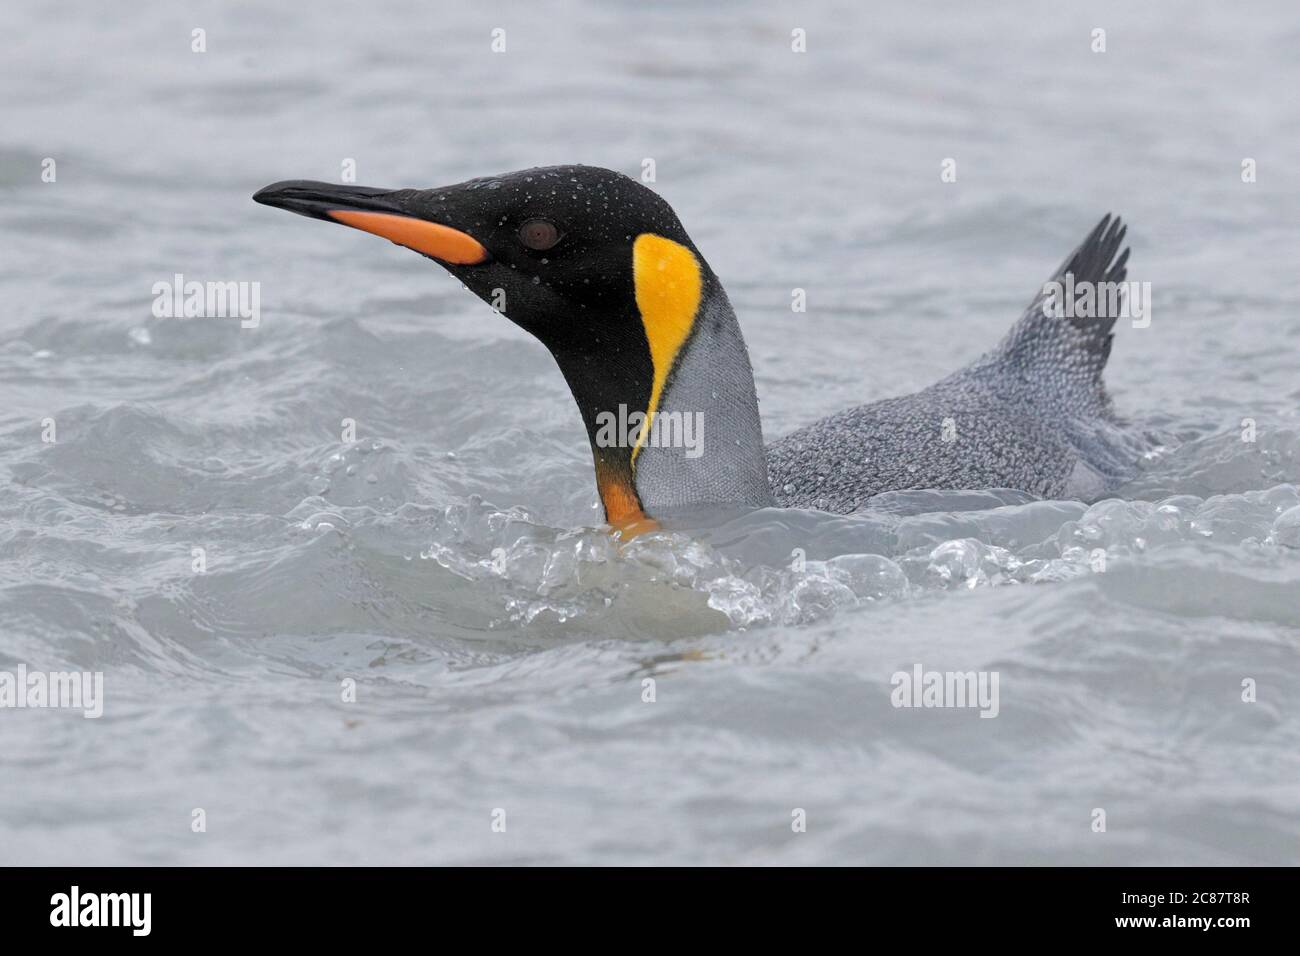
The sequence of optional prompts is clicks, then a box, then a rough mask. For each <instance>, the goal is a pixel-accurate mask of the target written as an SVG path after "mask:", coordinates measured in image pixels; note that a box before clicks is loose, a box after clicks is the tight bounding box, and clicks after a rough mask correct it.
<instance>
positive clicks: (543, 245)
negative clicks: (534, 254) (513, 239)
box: [519, 219, 560, 252]
mask: <svg viewBox="0 0 1300 956" xmlns="http://www.w3.org/2000/svg"><path fill="white" fill-rule="evenodd" d="M519 241H520V242H522V243H523V244H524V245H526V246H527V247H528V248H529V249H535V250H537V251H538V252H542V251H543V250H546V249H549V248H551V246H553V245H555V244H556V243H557V242H559V241H560V230H559V229H558V228H557V227H556V225H555V223H553V222H548V221H547V220H545V219H529V220H528V221H527V222H526V223H524V224H523V225H522V226H520V227H519Z"/></svg>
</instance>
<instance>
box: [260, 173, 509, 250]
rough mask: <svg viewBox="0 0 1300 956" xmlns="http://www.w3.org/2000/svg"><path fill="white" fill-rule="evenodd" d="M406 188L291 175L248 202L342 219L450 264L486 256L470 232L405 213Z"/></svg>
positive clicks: (330, 218)
mask: <svg viewBox="0 0 1300 956" xmlns="http://www.w3.org/2000/svg"><path fill="white" fill-rule="evenodd" d="M408 192H409V191H408V190H393V189H373V188H371V187H369V186H342V185H336V184H334V183H316V182H310V181H308V180H305V179H291V180H286V181H285V182H280V183H272V184H271V185H270V186H267V187H265V188H264V189H259V190H258V191H257V192H256V193H254V194H253V201H254V202H260V203H262V205H264V206H275V207H276V208H278V209H287V210H289V212H296V213H298V215H300V216H310V217H311V218H312V219H324V220H325V221H326V222H338V223H342V224H343V225H345V226H351V227H352V228H353V229H360V230H361V231H362V232H368V233H371V234H372V235H376V236H379V237H381V238H383V239H387V240H389V241H390V242H395V243H397V244H398V245H399V246H405V247H406V248H408V249H413V250H415V251H416V252H418V253H420V254H421V255H425V256H429V257H431V258H433V259H437V260H438V261H439V262H443V263H447V264H450V265H458V266H472V265H478V264H479V263H481V262H485V261H486V260H487V258H488V251H487V249H485V248H484V247H483V244H482V243H480V242H479V241H478V240H477V239H475V238H474V237H473V236H471V235H470V234H469V233H467V232H461V231H460V230H459V229H453V228H452V227H451V226H446V225H443V224H442V223H437V222H430V221H429V220H427V219H423V218H420V217H419V216H416V215H413V214H411V213H410V212H409V211H407V209H406V207H405V206H404V204H403V202H402V196H403V194H404V193H408Z"/></svg>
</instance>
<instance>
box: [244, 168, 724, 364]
mask: <svg viewBox="0 0 1300 956" xmlns="http://www.w3.org/2000/svg"><path fill="white" fill-rule="evenodd" d="M253 199H254V200H255V201H257V202H259V203H263V204H265V205H268V206H276V207H278V208H281V209H286V210H288V211H290V212H296V213H299V214H300V215H304V216H310V217H312V218H315V219H322V220H325V221H327V222H337V223H340V224H342V225H346V226H351V227H353V228H355V229H360V230H362V231H365V232H369V233H373V234H375V235H378V236H381V237H383V238H386V239H389V240H391V241H392V242H394V243H396V244H398V245H402V246H406V247H407V248H410V249H413V250H414V251H416V252H418V253H420V254H421V255H424V256H426V257H427V258H430V259H432V260H434V261H435V262H437V263H438V264H439V265H441V266H443V267H444V268H446V269H447V271H449V272H451V273H452V274H453V275H455V276H456V277H457V278H458V279H459V280H460V281H461V282H462V283H464V285H465V286H466V287H467V288H468V289H469V290H470V291H472V292H473V293H474V294H475V295H477V296H478V297H479V298H481V299H483V300H484V301H485V302H487V303H488V304H489V305H490V306H492V307H493V308H494V309H495V310H496V311H498V312H500V313H501V314H502V315H504V316H506V317H507V318H509V319H510V320H511V321H513V322H515V323H516V324H517V325H519V326H521V327H522V328H523V329H525V330H526V331H528V332H530V333H531V334H533V335H534V336H536V337H537V338H538V339H539V340H540V341H541V342H542V343H543V344H545V345H547V346H548V347H549V348H551V349H552V351H557V350H563V351H568V350H571V349H590V350H595V351H602V352H603V351H605V350H606V349H607V348H608V345H609V341H610V338H611V337H615V336H616V333H617V332H618V331H619V330H618V329H617V328H616V323H618V322H619V321H621V320H624V319H632V320H638V318H639V317H638V316H636V315H634V314H633V311H634V310H631V309H629V308H628V306H629V305H631V304H633V303H634V301H635V277H634V256H633V253H634V248H635V245H636V243H637V240H638V238H639V237H641V236H643V235H653V236H657V237H660V238H662V239H665V240H669V241H671V242H673V243H675V244H677V245H680V246H682V247H683V248H685V249H687V250H689V251H690V253H691V255H692V257H693V258H695V259H696V260H697V263H698V262H699V256H698V253H697V252H696V251H695V248H694V246H693V245H692V244H691V240H690V238H689V237H688V236H687V235H686V231H685V230H684V229H683V228H682V225H681V222H680V221H679V220H678V218H677V215H676V213H674V212H673V210H672V207H671V206H669V205H668V203H667V202H665V201H664V200H663V199H662V198H660V197H659V195H658V194H656V193H655V192H653V191H652V190H650V189H648V188H646V187H645V186H643V185H641V184H640V183H638V182H637V181H636V180H634V179H631V178H629V177H627V176H624V175H622V174H621V173H616V172H613V171H612V170H608V169H600V168H598V167H592V166H552V167H544V168H538V169H527V170H520V171H519V172H513V173H506V174H503V175H500V176H484V177H480V178H478V179H471V180H469V181H468V182H463V183H458V184H456V185H454V186H445V187H442V188H438V189H374V188H370V187H366V186H350V185H337V184H332V183H320V182H309V181H305V180H290V181H287V182H280V183H274V184H272V185H270V186H267V187H266V188H265V189H262V190H259V191H258V192H257V193H256V194H255V195H254V196H253ZM636 325H637V326H639V325H640V322H639V321H636ZM633 331H641V330H640V329H639V328H634V329H633Z"/></svg>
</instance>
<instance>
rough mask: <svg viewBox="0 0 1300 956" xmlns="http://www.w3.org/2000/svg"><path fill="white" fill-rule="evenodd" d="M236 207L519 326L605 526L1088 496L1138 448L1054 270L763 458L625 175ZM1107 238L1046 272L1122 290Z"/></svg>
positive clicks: (680, 262)
mask: <svg viewBox="0 0 1300 956" xmlns="http://www.w3.org/2000/svg"><path fill="white" fill-rule="evenodd" d="M253 199H254V200H256V201H257V202H259V203H263V204H265V205H268V206H275V207H278V208H280V209H286V210H288V211H290V212H295V213H299V214H301V215H304V216H309V217H311V218H314V219H321V220H324V221H326V222H335V223H339V224H342V225H345V226H350V227H352V228H354V229H359V230H361V231H364V232H368V233H372V234H374V235H377V236H380V237H382V238H385V239H388V240H390V241H392V242H394V243H397V244H398V245H401V246H405V247H407V248H409V249H412V250H414V251H415V252H418V253H420V254H421V255H424V256H426V257H428V258H430V259H433V260H434V261H435V262H437V263H438V264H439V265H441V266H442V267H443V268H445V269H447V270H448V271H449V272H450V273H451V274H452V275H454V276H455V277H456V278H457V279H459V280H460V281H461V282H462V283H463V284H464V285H465V287H467V288H468V289H469V290H470V291H471V292H473V293H474V294H475V295H477V296H478V297H479V298H481V299H483V300H484V301H485V302H487V303H488V304H489V305H491V306H492V307H493V309H494V310H495V311H497V312H499V313H501V314H503V315H505V316H506V317H507V318H509V319H510V320H511V321H513V322H514V323H515V324H517V325H518V326H520V327H521V328H523V329H524V330H525V331H527V332H529V333H530V334H532V335H533V336H534V337H536V338H537V340H538V341H540V342H541V343H542V345H544V346H545V347H546V348H547V349H548V350H549V351H550V353H551V355H552V356H554V358H555V362H556V364H557V365H558V366H559V369H560V373H561V374H562V375H563V376H564V378H565V381H566V382H567V383H568V386H569V389H570V390H571V391H572V393H573V397H574V400H575V401H576V402H577V405H578V411H579V413H580V414H581V416H582V420H583V423H584V424H585V426H586V429H587V435H588V439H589V441H590V443H591V452H592V458H593V462H594V465H595V477H596V486H597V490H598V492H599V495H600V499H601V502H602V504H603V505H604V509H605V516H606V519H607V520H608V521H609V523H610V524H611V525H613V526H614V527H616V528H619V529H624V530H628V531H632V532H636V531H639V530H644V529H647V528H653V527H655V526H656V525H657V522H658V521H659V520H663V519H666V518H668V517H669V516H672V515H675V514H681V513H691V512H696V511H698V510H700V509H713V508H727V509H757V508H763V507H769V506H774V505H775V506H780V507H787V508H808V509H815V510H821V511H829V512H833V513H837V514H849V513H852V512H854V511H857V510H860V509H863V508H865V507H867V506H868V503H869V501H870V499H871V498H872V497H873V496H874V495H878V494H880V493H882V492H887V491H900V490H906V489H950V490H973V489H990V488H997V489H1015V490H1020V491H1024V492H1028V493H1031V494H1034V495H1038V496H1042V497H1057V498H1059V497H1068V498H1081V499H1084V500H1095V499H1097V498H1099V497H1101V496H1103V495H1104V494H1106V493H1107V492H1108V491H1109V490H1111V489H1112V488H1114V487H1116V486H1117V485H1118V484H1119V483H1121V482H1122V481H1124V480H1125V479H1126V478H1128V477H1131V476H1132V474H1134V472H1135V470H1136V462H1137V460H1138V459H1139V457H1140V455H1141V451H1142V448H1141V444H1142V443H1141V441H1140V440H1139V439H1138V438H1137V437H1136V436H1135V435H1134V434H1133V433H1131V432H1130V431H1129V430H1128V429H1126V428H1125V427H1124V426H1123V424H1122V422H1121V421H1120V420H1119V419H1118V418H1117V416H1116V414H1115V412H1114V410H1113V407H1112V403H1111V400H1110V398H1109V396H1108V395H1107V393H1106V390H1105V387H1104V385H1103V383H1102V370H1103V368H1104V367H1105V364H1106V359H1107V358H1108V357H1109V355H1110V350H1111V341H1112V331H1111V330H1112V327H1113V325H1114V322H1115V316H1114V315H1111V316H1110V317H1109V318H1104V317H1103V318H1091V317H1083V316H1076V315H1075V314H1074V313H1075V310H1073V309H1064V310H1063V309H1061V308H1060V306H1061V304H1062V303H1061V302H1060V300H1059V297H1058V298H1056V299H1054V298H1053V293H1052V292H1051V288H1052V285H1051V282H1049V283H1048V284H1047V285H1045V286H1044V287H1043V288H1042V289H1041V290H1040V291H1039V292H1038V294H1037V295H1035V296H1034V298H1033V300H1032V301H1031V303H1030V305H1029V307H1028V308H1027V309H1026V310H1025V312H1024V314H1023V315H1022V316H1021V317H1020V319H1019V320H1018V321H1017V322H1016V323H1015V324H1014V325H1013V326H1012V328H1011V330H1010V332H1008V333H1007V335H1006V337H1005V338H1004V339H1003V340H1002V341H1001V342H1000V343H998V344H997V346H996V347H994V348H993V349H991V350H990V351H988V352H986V353H985V354H984V355H983V356H981V357H980V358H979V359H977V360H975V361H974V362H973V363H971V364H970V365H968V366H966V367H965V368H963V369H961V370H960V371H957V372H955V373H954V374H952V375H950V376H948V377H947V378H945V379H943V380H942V381H939V382H937V383H935V384H934V385H931V386H929V387H928V388H925V389H923V390H921V391H919V392H916V393H915V394H912V395H906V396H902V397H898V398H890V399H886V400H883V401H878V402H873V403H870V404H867V405H861V406H858V407H856V408H851V409H848V410H846V411H843V412H839V413H838V414H835V415H832V416H830V417H829V418H825V419H823V420H821V421H817V422H814V423H812V424H809V425H806V426H804V427H803V428H800V429H799V430H797V431H795V432H794V433H792V434H790V435H787V436H786V437H784V438H782V439H780V440H778V441H776V442H774V443H773V444H772V445H770V446H767V447H766V448H765V447H764V443H763V430H762V425H761V423H760V420H759V413H758V399H757V396H756V394H755V390H754V375H753V371H752V369H751V366H750V361H749V353H748V351H747V349H746V347H745V340H744V337H743V336H742V335H741V331H740V325H739V323H738V322H737V321H736V314H735V312H734V311H733V309H732V307H731V303H730V302H729V301H728V300H727V294H726V292H725V291H724V290H723V288H722V284H721V283H720V282H719V281H718V277H717V276H716V275H715V274H714V273H713V270H712V269H710V268H709V264H708V263H707V262H706V261H705V259H704V257H703V256H702V255H701V254H700V251H699V250H698V249H697V248H696V247H695V244H694V243H693V242H692V241H691V238H690V236H688V235H687V234H686V231H685V229H683V228H682V224H681V222H680V221H679V220H678V218H677V215H676V213H674V212H673V210H672V208H671V207H670V206H669V205H668V203H667V202H666V201H665V200H664V199H663V198H661V197H660V196H659V195H658V194H657V193H655V192H654V191H652V190H650V189H649V188H647V187H646V186H644V185H642V184H641V183H638V182H637V181H635V180H633V179H631V178H629V177H627V176H624V175H622V174H620V173H616V172H613V171H611V170H607V169H600V168H598V167H591V166H552V167H545V168H538V169H529V170H522V171H519V172H513V173H506V174H503V175H499V176H488V177H483V178H479V179H472V180H469V181H468V182H463V183H459V184H457V185H454V186H446V187H443V188H440V189H375V188H370V187H364V186H354V185H335V184H330V183H322V182H309V181H304V180H292V181H286V182H278V183H274V184H272V185H270V186H267V187H266V188H264V189H262V190H259V191H258V192H257V193H256V194H255V195H254V196H253ZM1125 231H1126V230H1125V227H1124V226H1123V225H1121V223H1120V221H1119V219H1113V220H1112V218H1111V217H1110V216H1109V215H1108V216H1106V217H1105V218H1103V219H1102V220H1101V222H1099V223H1098V224H1097V226H1096V227H1095V228H1094V229H1093V230H1092V232H1091V233H1089V234H1088V236H1087V238H1085V239H1084V240H1083V242H1082V243H1081V244H1080V245H1079V247H1078V248H1077V249H1075V250H1074V252H1073V253H1071V254H1070V255H1069V256H1068V257H1067V258H1066V260H1065V262H1064V263H1062V265H1061V267H1060V268H1059V269H1057V270H1056V272H1055V273H1054V274H1053V276H1052V280H1053V281H1056V282H1063V281H1064V280H1065V279H1066V277H1067V276H1072V277H1073V286H1072V288H1074V289H1085V288H1088V287H1090V286H1091V287H1095V286H1096V285H1097V284H1099V283H1103V282H1105V283H1120V282H1122V281H1123V280H1124V277H1125V275H1126V263H1127V261H1128V250H1127V249H1125V250H1124V251H1123V252H1120V247H1121V245H1122V243H1123V240H1124V235H1125ZM1082 311H1089V310H1082ZM1065 316H1070V317H1068V318H1067V317H1065ZM625 426H628V427H625Z"/></svg>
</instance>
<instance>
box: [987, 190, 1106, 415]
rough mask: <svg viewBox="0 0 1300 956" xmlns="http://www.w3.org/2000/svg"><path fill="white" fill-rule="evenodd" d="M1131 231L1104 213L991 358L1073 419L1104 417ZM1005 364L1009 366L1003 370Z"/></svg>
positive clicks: (1045, 284)
mask: <svg viewBox="0 0 1300 956" xmlns="http://www.w3.org/2000/svg"><path fill="white" fill-rule="evenodd" d="M1127 231H1128V227H1127V226H1126V225H1124V224H1123V223H1122V222H1121V221H1120V219H1119V217H1118V216H1116V217H1113V218H1112V217H1111V215H1110V214H1109V213H1107V214H1106V215H1105V216H1103V217H1102V220H1101V222H1099V223H1097V225H1096V226H1095V227H1094V228H1093V230H1092V232H1090V233H1089V234H1088V237H1087V238H1086V239H1084V240H1083V242H1082V243H1080V244H1079V246H1078V248H1076V249H1075V250H1074V251H1073V252H1072V253H1070V255H1069V256H1067V257H1066V259H1065V261H1064V262H1063V263H1061V267H1060V268H1059V269H1057V270H1056V272H1055V273H1054V274H1053V275H1052V278H1051V279H1049V280H1048V281H1047V282H1046V283H1044V285H1043V287H1042V289H1040V290H1039V291H1038V294H1037V295H1035V297H1034V300H1033V301H1032V302H1031V303H1030V304H1029V308H1027V309H1026V310H1025V313H1024V315H1022V316H1021V317H1020V320H1019V321H1018V322H1016V324H1015V325H1014V326H1012V327H1011V331H1010V332H1008V333H1007V336H1006V338H1004V339H1003V340H1002V342H1001V344H999V345H998V347H997V349H996V350H995V351H994V352H993V354H992V356H991V357H992V358H993V359H994V360H995V361H996V362H997V363H998V364H999V365H1002V366H1004V368H1005V370H1006V371H1007V372H1008V373H1009V374H1014V376H1015V377H1016V378H1017V379H1018V380H1021V381H1024V380H1029V381H1033V382H1036V383H1041V385H1042V389H1041V391H1042V392H1044V393H1045V395H1044V397H1046V398H1048V400H1049V401H1050V400H1057V401H1060V402H1062V403H1064V404H1065V405H1066V406H1067V407H1068V408H1069V410H1070V411H1071V412H1072V413H1073V414H1087V413H1089V412H1091V413H1093V414H1106V413H1108V412H1109V411H1110V399H1109V396H1107V394H1106V388H1105V384H1104V383H1103V382H1102V371H1103V370H1104V369H1105V367H1106V360H1107V359H1108V358H1110V349H1111V343H1112V341H1113V340H1114V337H1115V336H1114V333H1113V332H1112V331H1111V330H1112V329H1113V328H1114V326H1115V321H1116V319H1118V318H1119V316H1120V315H1121V314H1125V315H1127V314H1130V313H1129V312H1128V311H1127V309H1126V307H1125V298H1126V296H1127V293H1128V287H1127V286H1126V285H1124V279H1125V276H1126V275H1127V274H1128V269H1127V265H1128V255H1129V250H1128V249H1127V248H1125V249H1124V250H1123V251H1122V252H1121V251H1120V247H1121V246H1122V245H1123V242H1124V235H1125V233H1126V232H1127ZM1008 366H1009V367H1008Z"/></svg>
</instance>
